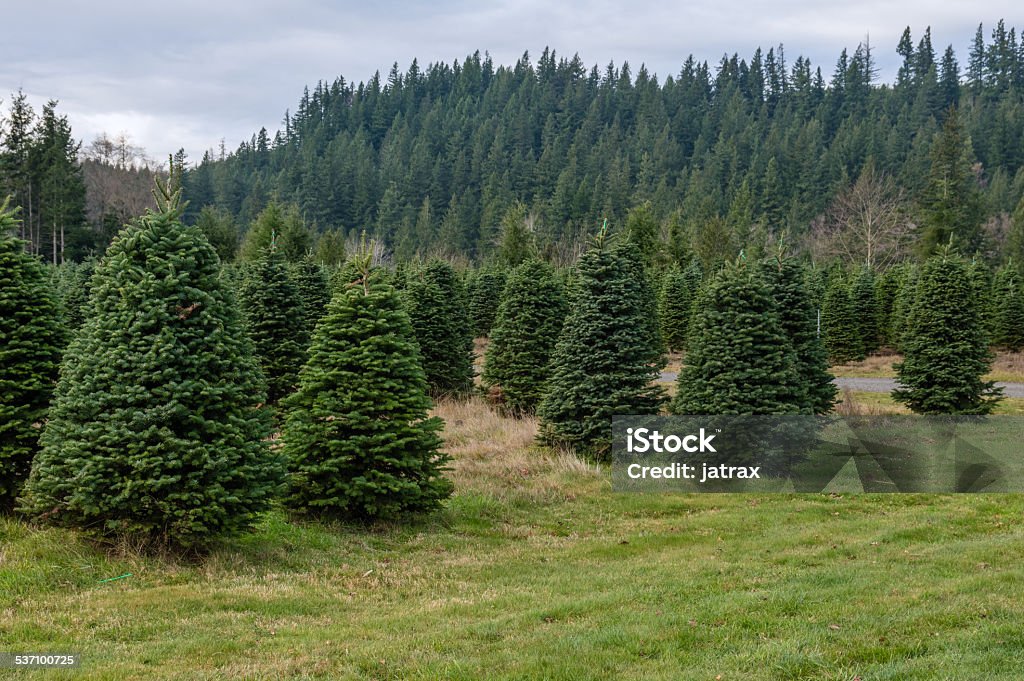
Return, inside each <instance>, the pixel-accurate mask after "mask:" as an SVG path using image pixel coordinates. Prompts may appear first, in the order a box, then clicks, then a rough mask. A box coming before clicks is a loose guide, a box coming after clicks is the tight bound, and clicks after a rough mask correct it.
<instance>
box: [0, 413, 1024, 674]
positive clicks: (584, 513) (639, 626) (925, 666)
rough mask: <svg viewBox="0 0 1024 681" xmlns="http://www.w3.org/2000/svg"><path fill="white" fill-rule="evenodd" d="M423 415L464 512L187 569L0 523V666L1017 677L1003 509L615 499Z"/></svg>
mask: <svg viewBox="0 0 1024 681" xmlns="http://www.w3.org/2000/svg"><path fill="white" fill-rule="evenodd" d="M435 413H437V414H438V415H440V416H442V417H443V418H444V419H445V421H446V423H447V424H448V425H447V429H446V431H445V433H444V437H445V442H446V444H445V447H446V450H447V451H448V452H449V453H450V454H451V456H452V457H453V460H452V463H451V468H452V470H451V472H450V475H451V477H452V479H453V481H454V482H455V494H454V496H453V497H452V498H451V499H450V500H449V502H448V503H447V504H446V506H445V508H444V510H443V511H441V512H439V513H436V514H434V515H431V516H428V517H426V518H425V519H423V520H422V521H420V522H419V523H416V524H412V525H409V524H405V525H378V526H374V527H372V528H370V530H369V531H368V530H367V528H365V527H363V526H346V525H329V524H327V525H324V524H319V523H308V524H306V523H302V522H298V521H292V520H290V519H289V518H288V517H287V516H286V515H285V514H284V513H283V512H281V511H273V512H271V513H269V514H268V515H266V516H265V518H264V519H263V520H262V521H261V522H260V523H259V525H258V526H257V528H256V530H255V532H254V533H252V534H250V535H243V536H242V537H241V538H238V539H234V540H230V541H229V542H228V543H226V544H221V545H219V546H217V547H215V548H214V549H213V550H212V552H211V553H210V554H208V555H206V556H205V557H203V558H202V559H201V560H191V559H189V558H187V557H181V556H177V557H168V556H163V557H160V556H146V555H144V554H142V553H139V552H137V551H135V550H133V548H132V547H131V546H115V547H101V546H97V545H91V544H89V543H87V542H86V541H85V540H83V539H81V538H80V535H79V534H78V533H75V532H71V531H66V530H60V529H46V530H39V529H33V528H30V527H29V526H27V525H25V524H24V523H21V522H18V521H13V520H11V519H6V518H5V519H3V520H0V547H2V548H0V646H2V647H3V648H4V649H5V650H12V651H13V650H26V651H28V650H32V651H69V652H80V653H82V656H83V657H82V660H83V661H82V666H81V668H80V669H77V670H67V671H62V672H56V671H51V672H37V674H38V675H39V676H40V677H44V676H45V677H46V678H88V679H127V678H140V677H143V676H145V677H146V678H166V679H223V678H250V679H273V678H284V677H288V678H317V679H345V678H371V679H407V678H424V679H428V678H429V679H433V678H453V679H480V678H502V679H538V678H549V679H582V678H607V679H622V678H626V679H716V678H721V679H758V678H763V679H837V680H838V679H843V680H852V679H864V680H867V679H897V678H898V679H925V678H927V679H934V678H944V679H977V678H986V679H992V678H1006V679H1011V678H1019V673H1020V669H1021V668H1022V666H1024V612H1022V609H1021V595H1020V584H1021V580H1022V578H1024V574H1022V573H1024V568H1022V567H1021V566H1022V565H1024V526H1022V523H1021V517H1022V512H1024V499H1022V498H1021V497H1019V496H1017V495H959V496H953V495H948V496H946V495H853V496H830V495H762V496H751V495H712V494H709V495H674V496H673V495H622V494H613V493H612V492H611V487H610V482H609V474H608V471H607V470H606V469H602V468H600V467H597V466H595V465H593V464H588V463H585V462H583V461H582V460H580V459H578V458H576V457H574V456H572V455H568V454H559V453H557V452H555V451H553V450H549V449H544V448H538V447H536V446H535V445H534V443H533V438H534V433H535V429H536V423H535V421H533V420H532V419H521V420H515V419H508V418H504V417H502V416H499V415H497V414H495V413H494V412H493V411H491V410H490V409H489V408H488V407H487V405H486V404H485V403H484V402H482V401H481V400H480V399H479V398H474V399H471V400H469V401H465V402H444V403H441V404H439V405H438V406H437V407H436V409H435ZM121 575H130V576H127V577H124V578H122V579H118V580H114V581H105V582H104V581H101V580H105V579H109V578H112V577H118V576H121ZM3 673H6V674H8V676H6V677H5V678H22V677H24V676H25V674H24V673H22V672H11V671H9V670H8V671H6V672H0V674H3ZM16 674H18V675H20V676H17V677H16V676H15V675H16Z"/></svg>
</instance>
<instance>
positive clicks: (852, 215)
mask: <svg viewBox="0 0 1024 681" xmlns="http://www.w3.org/2000/svg"><path fill="white" fill-rule="evenodd" d="M915 229H916V226H915V225H914V223H913V221H911V219H910V216H909V214H908V212H907V201H906V196H905V195H904V192H903V190H902V189H901V188H900V187H899V185H897V184H896V182H895V180H893V179H892V178H891V177H890V176H888V175H886V174H884V173H879V172H877V171H876V170H875V168H874V165H873V164H871V163H870V162H869V163H868V165H866V166H865V167H864V170H863V171H862V172H861V174H860V177H858V178H857V181H856V182H855V183H854V184H853V186H852V187H850V188H849V189H847V190H846V191H844V192H842V193H841V194H839V195H838V196H837V197H836V198H835V199H834V200H833V201H832V205H831V206H830V207H829V209H828V211H827V212H826V213H825V215H824V216H822V217H821V218H819V219H817V220H815V222H814V224H813V226H812V228H811V233H810V239H809V244H808V246H809V250H810V251H811V254H812V255H813V256H814V257H815V259H821V260H827V259H830V258H840V259H841V260H844V261H846V262H848V263H854V264H861V265H867V266H868V267H871V268H885V267H888V266H889V265H891V264H893V263H895V262H898V261H899V260H902V259H903V258H904V257H905V256H906V255H907V253H908V252H909V250H910V246H911V244H912V242H913V237H914V232H915Z"/></svg>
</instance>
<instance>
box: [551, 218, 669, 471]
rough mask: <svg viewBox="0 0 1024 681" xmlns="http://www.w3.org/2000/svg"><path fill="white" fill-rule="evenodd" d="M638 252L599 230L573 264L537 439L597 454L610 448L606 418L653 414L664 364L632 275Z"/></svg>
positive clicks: (638, 283)
mask: <svg viewBox="0 0 1024 681" xmlns="http://www.w3.org/2000/svg"><path fill="white" fill-rule="evenodd" d="M639 260H640V256H639V252H638V251H637V250H636V248H635V247H634V246H632V245H631V244H628V243H627V244H621V245H612V244H610V243H608V237H607V233H606V231H605V230H604V229H602V230H601V232H600V234H599V235H598V237H597V239H596V241H595V243H594V244H593V246H592V247H591V248H590V249H589V250H588V251H587V252H586V253H585V254H584V255H583V256H582V257H581V258H580V261H579V263H578V264H577V267H576V283H575V291H574V292H573V294H572V297H571V300H572V304H571V306H570V311H569V316H568V318H567V319H566V321H565V326H564V327H563V329H562V334H561V336H560V337H559V340H558V344H557V345H556V347H555V354H554V357H553V359H552V371H551V378H550V380H549V382H548V388H547V392H546V394H545V396H544V398H543V399H542V401H541V404H540V406H539V407H538V409H537V413H538V416H540V433H539V437H540V439H541V441H542V442H545V443H547V444H550V445H561V446H573V447H575V448H577V449H578V450H580V451H582V452H584V453H586V454H590V455H592V456H595V457H602V456H604V455H605V454H606V453H607V451H608V448H609V447H610V446H611V425H612V424H611V417H612V416H613V415H616V414H656V413H658V410H659V408H660V406H661V404H662V402H663V401H664V395H663V393H662V390H661V388H660V387H658V386H657V385H655V384H654V380H655V379H656V378H657V377H658V375H659V372H660V370H661V367H662V366H663V359H662V357H661V355H660V353H659V351H658V346H659V345H660V339H658V338H656V337H655V336H654V335H653V333H652V332H653V327H652V325H651V322H650V320H649V319H648V318H647V314H645V310H646V309H647V308H648V307H649V306H650V305H651V303H652V302H653V301H650V300H645V284H644V282H643V280H642V278H638V277H637V263H638V262H639Z"/></svg>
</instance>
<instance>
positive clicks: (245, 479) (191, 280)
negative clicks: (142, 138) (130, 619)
mask: <svg viewBox="0 0 1024 681" xmlns="http://www.w3.org/2000/svg"><path fill="white" fill-rule="evenodd" d="M172 179H173V176H172ZM171 186H174V185H173V184H172V185H171ZM159 189H160V190H161V191H160V192H159V193H158V194H157V201H158V207H159V209H158V210H159V212H156V213H152V212H151V213H148V214H147V215H145V216H144V217H142V218H141V219H139V220H138V221H137V222H136V223H134V224H132V225H130V226H129V227H126V228H125V229H124V230H123V231H122V232H121V233H120V234H119V235H118V237H117V238H116V239H115V240H114V242H113V243H112V244H111V246H110V248H109V249H108V250H107V253H106V256H105V257H104V258H103V260H102V262H101V263H100V264H99V265H98V266H97V268H96V273H95V275H94V277H93V292H92V298H91V302H90V307H89V312H88V315H87V319H86V322H85V325H84V327H83V328H82V329H81V331H80V332H79V334H78V336H77V337H76V338H75V340H74V341H73V342H72V344H71V347H70V348H69V350H68V353H67V355H66V357H65V360H64V364H63V366H62V368H61V377H60V382H59V384H58V387H57V390H56V396H55V398H54V403H53V406H52V408H51V411H50V415H49V420H48V422H47V425H46V428H45V430H44V433H43V436H42V439H41V444H42V450H41V451H40V453H39V454H38V456H37V457H36V459H35V462H34V464H33V467H32V473H31V477H30V478H29V482H28V484H27V485H26V488H25V498H24V501H25V504H24V507H25V510H27V511H28V512H30V513H31V514H33V515H35V516H37V517H39V518H41V519H42V520H45V521H46V522H48V523H52V524H56V525H62V526H73V527H79V528H82V529H85V530H87V531H89V532H91V533H94V534H99V535H128V536H131V537H132V538H134V539H135V540H140V541H146V542H155V543H159V544H161V545H182V546H193V545H196V544H202V543H205V542H207V541H208V540H210V539H212V538H214V537H215V536H217V535H221V534H225V533H232V532H235V531H238V530H241V529H243V528H245V527H247V526H248V525H249V524H251V522H252V521H253V519H254V516H255V515H256V514H257V513H259V512H260V511H262V510H264V509H265V508H267V506H268V504H269V502H270V500H271V498H272V497H273V496H274V494H275V492H276V489H277V487H278V485H279V484H280V482H281V480H282V473H283V469H282V467H281V465H280V462H279V460H278V458H277V457H276V455H274V454H272V453H271V451H270V449H269V448H268V445H267V443H266V440H265V438H266V437H267V436H268V435H269V430H270V428H269V425H270V421H269V414H268V413H267V411H266V409H265V408H263V407H262V403H263V401H264V384H263V379H262V377H261V375H260V371H259V368H258V366H257V365H256V363H255V361H254V360H253V359H252V355H251V352H252V348H251V344H250V343H249V341H248V339H247V337H246V335H245V331H244V329H243V327H242V323H241V320H240V319H239V317H238V315H237V312H236V306H235V302H234V300H233V298H232V295H231V292H230V291H229V290H227V289H226V288H224V287H223V285H222V283H221V280H220V277H219V272H218V269H219V259H218V257H217V254H216V252H215V251H214V249H213V248H212V247H211V246H210V244H209V242H208V241H207V240H206V238H205V237H204V236H203V234H202V232H201V231H200V230H199V229H198V228H196V227H184V226H182V224H181V222H180V220H179V214H180V212H181V209H180V207H179V205H178V200H179V196H180V193H178V192H173V193H172V191H171V190H169V189H168V188H167V187H165V186H163V185H161V186H160V187H159Z"/></svg>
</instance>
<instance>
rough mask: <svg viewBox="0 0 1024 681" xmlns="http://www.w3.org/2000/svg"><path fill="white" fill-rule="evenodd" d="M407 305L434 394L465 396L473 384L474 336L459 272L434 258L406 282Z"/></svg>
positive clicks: (425, 370)
mask: <svg viewBox="0 0 1024 681" xmlns="http://www.w3.org/2000/svg"><path fill="white" fill-rule="evenodd" d="M405 294H406V304H407V307H408V311H409V318H410V320H411V321H412V328H413V331H414V333H415V335H416V341H417V343H418V344H419V347H420V357H421V359H422V362H423V370H424V372H425V373H426V375H427V384H428V385H429V386H430V390H431V392H432V393H433V394H434V395H462V394H465V393H468V392H469V391H470V390H471V389H472V387H473V337H472V334H471V332H470V326H469V315H468V314H467V311H466V294H465V290H464V289H463V287H462V282H461V281H459V275H458V274H457V273H456V272H455V269H454V268H453V267H452V266H451V265H449V264H448V263H446V262H444V261H441V260H435V261H433V262H431V263H429V264H428V265H427V266H426V267H425V268H424V269H423V271H422V272H419V273H417V274H416V275H413V276H412V277H411V278H410V279H409V280H408V282H407V285H406V290H405Z"/></svg>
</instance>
